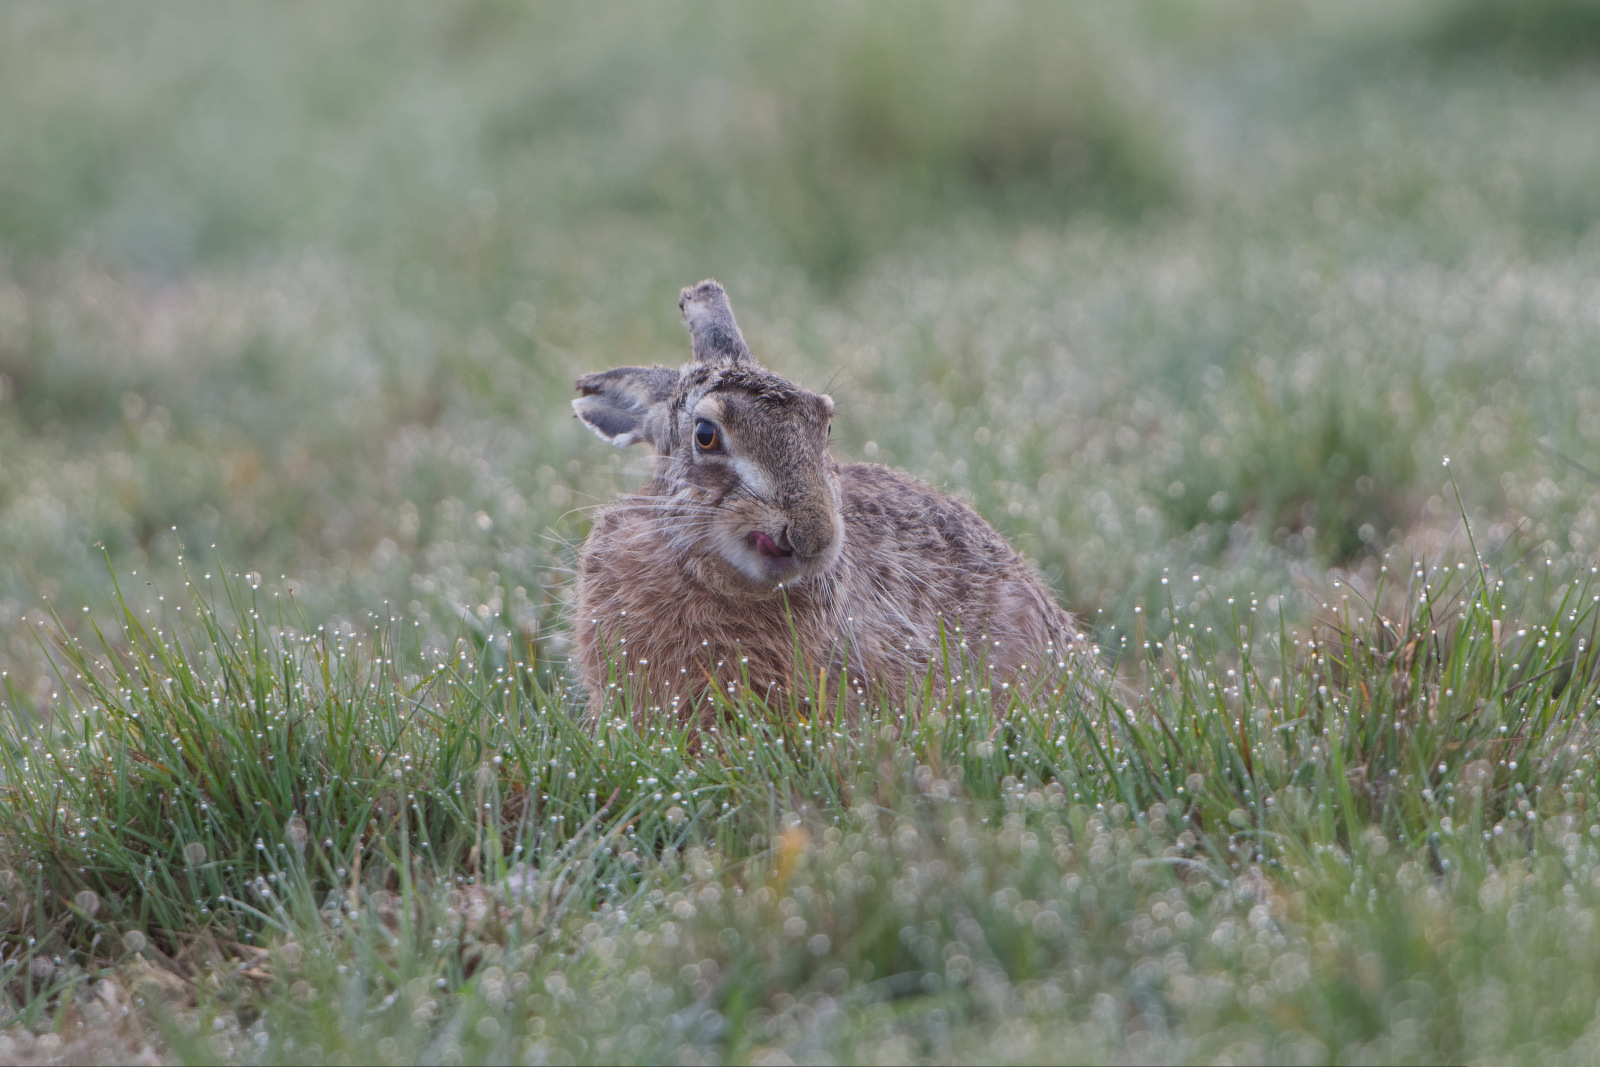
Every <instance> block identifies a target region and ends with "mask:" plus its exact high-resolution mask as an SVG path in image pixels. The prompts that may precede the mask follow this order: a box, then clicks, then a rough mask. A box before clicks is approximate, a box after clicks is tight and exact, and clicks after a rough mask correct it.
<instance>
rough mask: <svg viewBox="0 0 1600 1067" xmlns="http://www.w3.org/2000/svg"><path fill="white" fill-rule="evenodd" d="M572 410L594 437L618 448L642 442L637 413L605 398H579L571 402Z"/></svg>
mask: <svg viewBox="0 0 1600 1067" xmlns="http://www.w3.org/2000/svg"><path fill="white" fill-rule="evenodd" d="M572 410H573V413H574V414H576V415H577V416H578V419H579V420H580V421H581V422H582V423H583V424H584V425H585V426H587V427H589V429H591V430H593V431H594V435H595V436H596V437H598V438H600V440H602V441H607V442H610V443H611V444H614V445H616V446H617V447H618V448H627V447H628V446H629V445H632V444H637V443H638V442H640V441H643V440H644V437H643V435H641V434H640V433H639V422H640V414H639V412H636V411H629V410H627V409H626V408H622V407H619V406H617V404H616V403H614V402H613V401H611V400H610V399H608V398H606V397H603V396H580V397H579V398H578V399H576V400H574V401H573V402H572Z"/></svg>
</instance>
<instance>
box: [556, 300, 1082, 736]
mask: <svg viewBox="0 0 1600 1067" xmlns="http://www.w3.org/2000/svg"><path fill="white" fill-rule="evenodd" d="M678 306H679V308H681V309H682V311H683V318H684V321H685V322H686V323H687V324H688V327H689V334H690V338H691V341H692V348H693V353H694V358H693V359H692V360H691V361H690V362H689V363H687V364H685V365H684V366H683V368H682V369H681V370H675V369H673V368H670V367H664V366H660V365H656V366H653V367H618V368H616V369H614V370H607V371H599V372H597V373H594V374H585V375H584V376H583V377H581V378H579V379H578V390H579V392H580V393H582V394H583V395H582V396H581V397H579V398H578V399H577V400H574V401H573V402H572V406H573V409H574V410H575V411H576V412H577V415H578V418H580V419H581V420H583V422H584V424H585V425H586V426H588V427H589V428H590V429H591V430H593V431H594V432H595V433H596V434H598V435H599V436H600V437H602V438H603V439H605V440H607V441H610V442H611V443H612V444H615V445H620V446H626V445H631V444H634V443H643V444H646V445H648V446H649V447H650V449H651V450H652V452H653V453H654V455H655V476H654V477H653V478H652V480H651V482H650V484H649V485H648V486H646V487H645V488H644V490H643V491H641V492H640V493H638V494H637V495H634V496H629V497H626V498H624V499H622V500H620V501H618V502H617V503H616V504H613V505H611V506H610V507H607V508H605V509H604V510H603V511H601V512H600V513H599V514H598V515H597V516H596V518H595V523H594V529H593V530H592V532H591V533H590V534H589V538H588V540H587V541H586V542H585V543H584V546H583V550H582V554H581V558H580V562H579V574H578V588H577V603H576V610H575V618H574V622H575V626H574V629H575V645H576V653H577V664H578V668H579V670H580V672H581V674H582V678H583V682H584V685H585V686H586V687H587V688H588V691H589V710H590V714H591V715H594V716H598V715H602V714H605V713H607V709H608V702H610V701H613V700H616V701H618V703H617V705H616V707H618V708H621V707H628V708H631V709H632V710H633V712H634V713H635V714H639V713H642V712H643V711H645V710H646V709H661V710H663V711H666V712H670V713H672V714H675V715H676V716H678V717H679V718H680V719H682V720H686V721H687V720H691V719H693V720H696V721H698V722H700V723H702V724H704V723H708V722H709V721H710V718H711V715H712V709H711V704H710V701H708V700H707V699H706V694H707V692H708V690H709V689H710V688H711V687H712V686H717V687H719V688H721V689H722V690H723V691H724V692H732V691H734V690H735V689H739V688H745V687H748V689H750V690H752V691H754V692H755V693H756V694H757V695H761V696H765V697H768V698H769V699H772V698H773V697H775V696H776V695H778V694H782V695H783V698H784V699H785V700H795V701H799V700H813V699H817V698H818V696H819V695H820V698H821V701H822V702H825V703H826V705H827V706H826V707H823V708H819V709H817V710H818V711H819V712H821V713H823V714H826V713H827V712H828V711H829V710H830V709H831V708H833V707H835V706H837V705H836V703H835V702H836V701H838V700H839V698H840V697H841V696H842V697H843V703H844V705H845V706H846V708H847V709H848V712H849V714H850V716H851V717H854V716H855V715H857V714H858V713H859V711H860V709H861V708H862V707H863V705H865V704H867V703H869V702H871V703H877V702H881V703H882V704H883V705H884V706H885V707H886V708H888V709H890V710H891V711H892V710H894V709H896V708H899V707H902V706H903V703H904V701H905V699H906V697H907V695H908V690H909V689H912V688H914V687H920V686H923V685H925V684H928V683H929V680H930V679H931V684H932V685H933V686H934V688H935V690H942V689H944V688H946V686H947V685H949V684H958V685H959V684H966V685H990V686H991V687H992V690H993V692H994V693H995V694H1000V693H1001V692H1002V691H1003V690H1002V687H1004V689H1006V690H1010V689H1012V688H1016V689H1017V690H1019V691H1020V692H1022V693H1033V692H1038V691H1039V689H1040V688H1041V687H1051V688H1053V687H1059V686H1062V685H1075V684H1077V683H1078V682H1081V681H1082V680H1083V679H1085V678H1087V677H1088V676H1089V675H1091V674H1093V673H1095V668H1094V666H1093V660H1094V653H1093V652H1092V651H1091V650H1090V649H1089V648H1088V647H1087V645H1086V643H1085V641H1084V639H1083V637H1082V636H1081V634H1080V632H1079V630H1078V628H1077V627H1076V626H1075V625H1074V623H1073V620H1072V618H1071V617H1070V616H1069V615H1068V614H1067V613H1066V612H1065V611H1063V610H1062V609H1061V608H1060V607H1059V606H1057V604H1056V602H1055V599H1054V597H1053V596H1052V595H1051V592H1050V590H1049V588H1048V587H1047V586H1046V585H1045V583H1044V581H1043V580H1042V579H1041V578H1040V577H1039V575H1038V573H1037V572H1036V571H1035V570H1034V569H1033V567H1032V566H1031V565H1030V564H1029V563H1028V562H1027V561H1026V560H1024V559H1023V558H1022V557H1021V556H1020V555H1018V554H1017V552H1016V551H1015V550H1014V549H1012V547H1011V546H1010V545H1009V544H1008V543H1007V542H1006V540H1005V538H1003V537H1001V536H1000V534H998V533H997V532H995V530H994V528H993V527H991V526H990V525H989V524H988V523H987V522H985V521H984V520H983V519H982V518H981V517H979V515H978V514H977V513H976V512H975V511H973V510H972V509H971V508H969V507H967V506H966V505H965V504H963V503H961V502H960V501H957V500H954V499H952V498H951V497H949V496H946V495H945V494H943V493H940V492H938V491H937V490H935V489H933V488H932V487H930V486H927V485H924V484H923V483H922V482H919V481H917V480H916V479H914V478H912V477H910V476H909V475H907V474H904V473H902V472H900V471H897V470H891V469H890V468H888V467H882V466H878V465H876V464H870V463H850V464H840V463H837V462H836V461H835V460H834V458H833V456H832V455H830V454H829V451H828V426H829V422H830V421H831V420H832V418H833V401H832V400H831V399H829V398H828V397H826V396H823V395H821V394H818V393H813V392H810V391H808V390H806V389H804V388H802V387H801V386H798V385H796V384H794V383H793V382H790V381H788V380H787V379H785V378H782V377H779V376H778V375H776V374H774V373H772V372H771V371H769V370H766V369H765V368H763V367H762V366H760V365H759V364H758V363H756V361H755V359H754V358H753V357H752V356H751V355H750V349H749V348H748V347H747V346H746V344H745V341H744V337H743V336H742V335H741V334H740V332H739V327H738V326H737V325H736V324H735V322H734V318H733V311H732V309H731V308H730V307H729V305H728V298H727V294H726V293H725V292H724V291H723V288H722V286H721V285H718V284H717V283H716V282H715V281H710V280H707V281H703V282H701V283H700V284H699V285H697V286H695V287H693V288H692V289H685V290H683V293H682V295H681V297H680V298H679V300H678ZM963 677H964V678H965V679H966V680H965V683H963V681H962V678H963ZM624 700H626V701H627V702H626V703H624V702H623V701H624ZM784 706H788V705H784Z"/></svg>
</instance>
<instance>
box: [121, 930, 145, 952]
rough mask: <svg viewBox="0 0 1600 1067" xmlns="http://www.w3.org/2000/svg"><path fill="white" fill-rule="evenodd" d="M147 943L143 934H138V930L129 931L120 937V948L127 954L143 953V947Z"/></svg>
mask: <svg viewBox="0 0 1600 1067" xmlns="http://www.w3.org/2000/svg"><path fill="white" fill-rule="evenodd" d="M148 943H149V942H148V941H146V939H145V936H144V934H142V933H140V932H139V931H138V930H129V931H128V932H127V933H125V934H123V935H122V947H123V948H126V949H127V950H128V951H129V952H143V951H144V947H145V945H147V944H148Z"/></svg>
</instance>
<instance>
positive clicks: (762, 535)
mask: <svg viewBox="0 0 1600 1067" xmlns="http://www.w3.org/2000/svg"><path fill="white" fill-rule="evenodd" d="M778 536H779V537H783V534H779V535H778ZM744 540H745V544H747V545H749V546H750V547H751V548H753V549H755V551H756V554H757V555H760V556H762V557H763V558H765V559H769V560H771V561H772V562H773V563H776V564H782V563H784V562H786V561H789V560H793V559H794V549H793V548H792V547H790V546H788V545H787V541H788V538H784V541H785V542H786V543H785V544H784V545H782V546H780V545H779V544H778V542H777V541H774V540H773V539H772V537H771V535H770V534H768V533H767V532H766V531H765V530H751V531H750V533H749V534H748V535H747V536H746V537H745V539H744Z"/></svg>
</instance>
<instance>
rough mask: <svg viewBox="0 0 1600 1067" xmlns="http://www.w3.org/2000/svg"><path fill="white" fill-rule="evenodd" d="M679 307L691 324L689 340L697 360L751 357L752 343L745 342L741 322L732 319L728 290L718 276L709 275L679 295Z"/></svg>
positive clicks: (742, 360) (744, 360) (706, 361)
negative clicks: (741, 331)
mask: <svg viewBox="0 0 1600 1067" xmlns="http://www.w3.org/2000/svg"><path fill="white" fill-rule="evenodd" d="M678 309H679V310H680V311H682V312H683V321H684V322H685V323H686V324H687V325H688V327H689V343H690V346H691V347H692V348H693V349H694V358H695V361H696V362H698V363H712V362H716V361H719V360H731V361H732V362H734V363H742V362H746V361H750V360H751V356H750V346H749V345H747V344H745V343H744V334H742V333H740V332H739V324H738V323H737V322H735V321H733V308H732V307H730V306H729V305H728V293H727V291H726V290H724V289H723V288H722V286H720V285H718V284H717V282H716V279H714V278H707V279H706V280H705V281H703V282H701V283H700V284H699V285H696V286H694V287H692V288H689V289H685V290H683V292H681V293H679V294H678Z"/></svg>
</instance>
